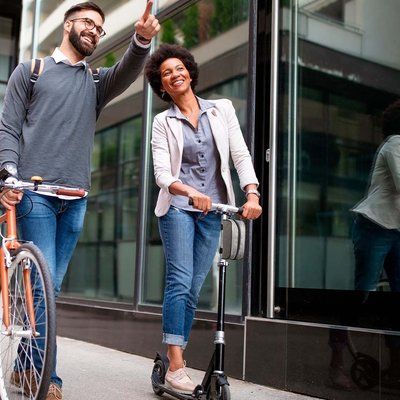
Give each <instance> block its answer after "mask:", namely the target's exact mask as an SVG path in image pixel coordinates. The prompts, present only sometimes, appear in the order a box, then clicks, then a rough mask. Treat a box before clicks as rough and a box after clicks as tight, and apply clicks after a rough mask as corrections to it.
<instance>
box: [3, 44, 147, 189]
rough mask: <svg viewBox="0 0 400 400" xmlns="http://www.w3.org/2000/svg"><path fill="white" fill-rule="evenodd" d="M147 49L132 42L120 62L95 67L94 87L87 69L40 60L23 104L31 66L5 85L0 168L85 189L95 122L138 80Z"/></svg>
mask: <svg viewBox="0 0 400 400" xmlns="http://www.w3.org/2000/svg"><path fill="white" fill-rule="evenodd" d="M148 52H149V50H148V49H146V48H142V47H139V46H138V45H137V44H136V43H135V42H134V41H133V40H132V41H131V43H130V45H129V47H128V49H127V51H126V52H125V54H124V56H123V57H122V59H121V60H120V61H119V62H118V63H117V64H116V65H114V66H113V67H111V68H101V69H100V72H99V75H100V81H99V82H98V83H97V84H96V83H95V82H94V80H93V77H92V74H91V73H90V70H89V68H88V67H87V66H85V65H81V66H80V67H76V66H71V65H67V64H65V63H62V62H60V63H56V62H55V61H54V59H53V58H51V57H46V58H45V60H44V70H43V73H42V74H41V75H40V77H39V79H38V80H37V82H36V84H35V85H34V87H33V91H32V96H31V99H30V102H29V99H28V97H29V88H30V83H29V79H30V75H31V71H30V69H31V62H26V63H22V64H19V65H18V67H17V68H16V69H15V70H14V72H13V73H12V75H11V77H10V80H9V82H8V86H7V91H6V95H5V100H4V109H3V114H2V118H1V121H0V166H1V167H4V165H6V164H12V165H13V166H15V167H16V168H17V170H18V175H19V178H20V179H24V180H29V179H30V178H31V177H32V176H33V175H39V176H41V177H42V178H43V179H44V181H45V182H49V183H53V184H62V185H68V186H75V187H81V188H84V189H86V190H89V189H90V176H91V170H90V160H91V154H92V149H93V138H94V134H95V129H96V120H97V118H98V116H99V114H100V112H101V110H102V109H103V108H104V106H105V105H106V104H107V103H108V102H109V101H111V100H112V99H113V98H115V97H116V96H118V95H119V94H121V93H122V92H123V91H124V90H126V89H127V88H128V87H129V86H130V84H131V83H132V82H133V81H134V80H135V79H136V78H137V77H138V75H139V73H140V71H141V70H142V68H143V64H144V61H145V59H146V56H147V54H148Z"/></svg>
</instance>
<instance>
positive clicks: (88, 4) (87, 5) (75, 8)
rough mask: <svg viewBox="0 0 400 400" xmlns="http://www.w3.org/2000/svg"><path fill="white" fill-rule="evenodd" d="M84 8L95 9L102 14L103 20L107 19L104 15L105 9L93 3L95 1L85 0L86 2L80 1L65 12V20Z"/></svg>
mask: <svg viewBox="0 0 400 400" xmlns="http://www.w3.org/2000/svg"><path fill="white" fill-rule="evenodd" d="M84 10H93V11H96V12H98V13H99V14H100V16H101V18H102V20H103V22H104V21H105V20H106V17H105V15H104V11H103V10H102V9H101V8H100V7H99V6H98V5H97V4H96V3H93V1H85V2H84V3H79V4H75V5H74V6H72V7H71V8H70V9H69V10H68V11H67V12H66V13H65V14H64V22H65V21H67V20H68V19H69V17H70V16H71V15H72V14H74V13H76V12H79V11H84Z"/></svg>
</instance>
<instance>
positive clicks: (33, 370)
mask: <svg viewBox="0 0 400 400" xmlns="http://www.w3.org/2000/svg"><path fill="white" fill-rule="evenodd" d="M24 268H29V269H30V282H31V285H32V294H33V297H34V299H35V300H34V311H35V319H36V331H37V332H38V333H39V336H35V335H34V334H33V328H32V326H31V323H30V321H29V316H28V312H27V306H26V299H25V295H24V282H23V278H22V276H23V273H22V271H23V269H24ZM8 273H9V278H8V280H9V301H10V305H9V314H10V318H11V321H10V322H11V327H10V328H11V329H10V331H9V332H8V334H7V333H6V332H5V326H4V324H3V321H1V333H0V358H1V359H0V398H1V400H16V399H25V398H28V399H31V400H44V399H45V398H46V396H47V392H48V389H49V385H50V378H51V373H52V369H53V360H54V351H55V345H56V314H55V313H56V311H55V299H54V289H53V283H52V279H51V275H50V271H49V269H48V267H47V263H46V261H45V259H44V257H43V255H42V253H41V251H40V250H39V248H38V247H36V246H35V245H33V244H32V243H24V244H22V245H21V247H19V248H18V249H17V250H16V251H15V252H14V253H13V254H12V262H11V267H10V268H9V270H8ZM0 318H1V319H2V318H3V304H2V303H1V315H0ZM39 341H44V345H41V347H38V343H39ZM41 343H43V342H41ZM42 348H43V349H42ZM33 356H35V360H38V361H35V362H33ZM40 364H41V365H40Z"/></svg>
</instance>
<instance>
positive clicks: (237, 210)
mask: <svg viewBox="0 0 400 400" xmlns="http://www.w3.org/2000/svg"><path fill="white" fill-rule="evenodd" d="M192 205H193V199H191V198H189V206H192ZM211 210H214V211H217V212H220V213H222V214H239V215H242V213H243V207H235V206H231V205H229V204H221V203H211Z"/></svg>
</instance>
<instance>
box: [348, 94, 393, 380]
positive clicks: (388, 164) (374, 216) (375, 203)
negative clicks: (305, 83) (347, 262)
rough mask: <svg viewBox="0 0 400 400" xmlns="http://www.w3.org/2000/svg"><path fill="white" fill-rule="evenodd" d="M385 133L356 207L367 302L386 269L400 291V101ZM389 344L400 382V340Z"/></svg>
mask: <svg viewBox="0 0 400 400" xmlns="http://www.w3.org/2000/svg"><path fill="white" fill-rule="evenodd" d="M382 134H383V136H384V141H383V143H382V144H381V145H380V146H379V148H378V150H377V152H376V155H375V161H374V164H373V167H372V172H371V177H370V184H369V187H368V192H367V195H366V197H365V198H364V199H363V200H362V201H361V202H359V203H358V204H357V205H356V206H355V207H354V208H353V209H352V211H353V212H354V213H356V217H355V221H354V226H353V233H352V236H353V245H354V256H355V289H356V290H358V291H362V292H364V295H363V300H362V302H363V303H365V302H366V301H367V300H368V293H369V292H371V291H376V290H377V287H378V285H379V282H380V280H381V277H382V274H383V271H384V272H385V273H386V276H387V279H388V281H389V285H390V289H391V291H392V292H400V100H397V101H395V102H394V103H392V104H391V105H390V106H389V107H387V108H386V110H385V111H384V112H383V116H382ZM392 317H393V318H392V321H391V325H392V326H393V322H394V324H395V325H397V326H398V322H397V323H396V322H395V321H394V319H396V318H398V316H397V313H396V315H393V316H392ZM393 328H394V326H393ZM386 345H387V347H388V348H389V353H390V366H389V368H388V370H387V371H386V374H385V375H384V376H385V377H386V379H388V380H399V381H400V340H399V338H398V337H396V336H387V337H386Z"/></svg>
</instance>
